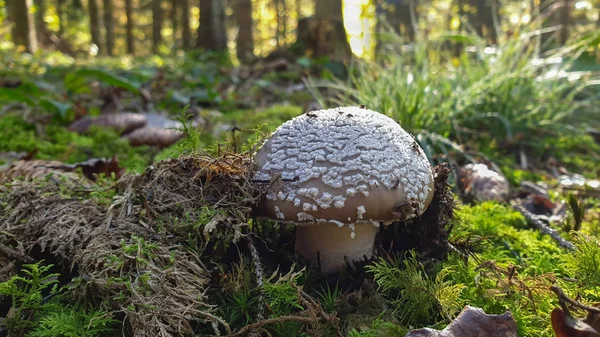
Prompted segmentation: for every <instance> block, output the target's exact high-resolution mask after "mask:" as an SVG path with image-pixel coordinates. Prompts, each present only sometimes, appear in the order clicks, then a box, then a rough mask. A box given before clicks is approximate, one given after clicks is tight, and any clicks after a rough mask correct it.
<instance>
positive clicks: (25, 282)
mask: <svg viewBox="0 0 600 337" xmlns="http://www.w3.org/2000/svg"><path fill="white" fill-rule="evenodd" d="M42 263H43V261H41V262H39V263H32V264H25V265H23V269H21V273H22V274H23V276H21V275H15V276H13V277H11V278H10V279H9V280H8V281H6V282H2V283H0V295H2V296H6V297H10V298H11V303H12V305H11V310H12V313H11V314H10V315H9V316H7V317H6V318H4V319H2V320H1V321H0V326H2V327H3V328H4V329H6V330H9V331H12V332H13V333H15V335H21V334H22V333H23V331H26V330H28V329H30V328H33V327H35V325H36V321H37V319H38V318H39V316H40V315H41V314H43V313H44V312H47V311H49V310H51V309H53V308H54V306H55V304H54V303H52V302H48V301H47V300H46V297H47V296H53V295H56V294H57V292H58V280H57V277H58V276H59V275H60V274H56V273H51V272H50V270H51V269H52V267H53V266H52V265H46V266H44V265H42Z"/></svg>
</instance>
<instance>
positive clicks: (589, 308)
mask: <svg viewBox="0 0 600 337" xmlns="http://www.w3.org/2000/svg"><path fill="white" fill-rule="evenodd" d="M550 290H552V291H553V292H554V293H555V294H556V296H558V299H559V300H563V301H565V302H567V303H569V304H571V305H572V306H575V307H578V308H580V309H583V310H587V311H591V312H595V313H597V314H600V308H596V307H592V306H589V305H585V304H581V303H579V302H577V301H575V300H573V299H571V298H569V297H568V296H567V295H566V294H565V293H564V291H563V290H562V289H560V288H559V287H557V286H551V287H550Z"/></svg>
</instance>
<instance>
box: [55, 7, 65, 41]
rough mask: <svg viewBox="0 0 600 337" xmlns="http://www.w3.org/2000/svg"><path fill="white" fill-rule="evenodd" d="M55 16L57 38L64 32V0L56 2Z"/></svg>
mask: <svg viewBox="0 0 600 337" xmlns="http://www.w3.org/2000/svg"><path fill="white" fill-rule="evenodd" d="M56 16H58V36H59V37H62V35H63V33H64V31H65V0H57V1H56Z"/></svg>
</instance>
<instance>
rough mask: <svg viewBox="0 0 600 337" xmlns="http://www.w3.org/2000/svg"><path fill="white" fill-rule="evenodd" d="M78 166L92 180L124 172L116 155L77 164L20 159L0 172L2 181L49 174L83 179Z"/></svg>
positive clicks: (33, 177)
mask: <svg viewBox="0 0 600 337" xmlns="http://www.w3.org/2000/svg"><path fill="white" fill-rule="evenodd" d="M78 168H80V169H81V171H82V173H83V175H84V176H85V177H86V178H87V179H89V180H91V181H95V180H96V177H97V175H100V174H106V175H108V174H111V173H115V175H116V177H117V178H119V177H120V176H121V175H122V174H123V172H124V170H123V169H122V168H120V167H119V161H118V160H117V158H116V157H115V158H111V159H99V158H93V159H90V160H87V161H84V162H79V163H75V164H65V163H63V162H60V161H57V160H19V161H16V162H14V163H12V164H11V165H10V166H9V167H8V168H7V169H6V170H4V171H2V172H0V183H4V182H6V181H8V180H14V179H17V178H20V177H23V178H25V180H32V179H35V178H44V177H46V176H47V175H49V174H53V175H56V176H59V177H67V178H71V179H75V180H81V176H80V175H78V174H77V173H75V172H74V171H75V170H77V169H78Z"/></svg>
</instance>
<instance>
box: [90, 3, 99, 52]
mask: <svg viewBox="0 0 600 337" xmlns="http://www.w3.org/2000/svg"><path fill="white" fill-rule="evenodd" d="M88 14H89V16H90V33H91V35H92V43H93V44H95V45H96V47H97V48H98V53H100V52H101V51H102V48H101V45H102V44H101V43H100V13H99V10H98V3H97V2H96V0H88Z"/></svg>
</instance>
